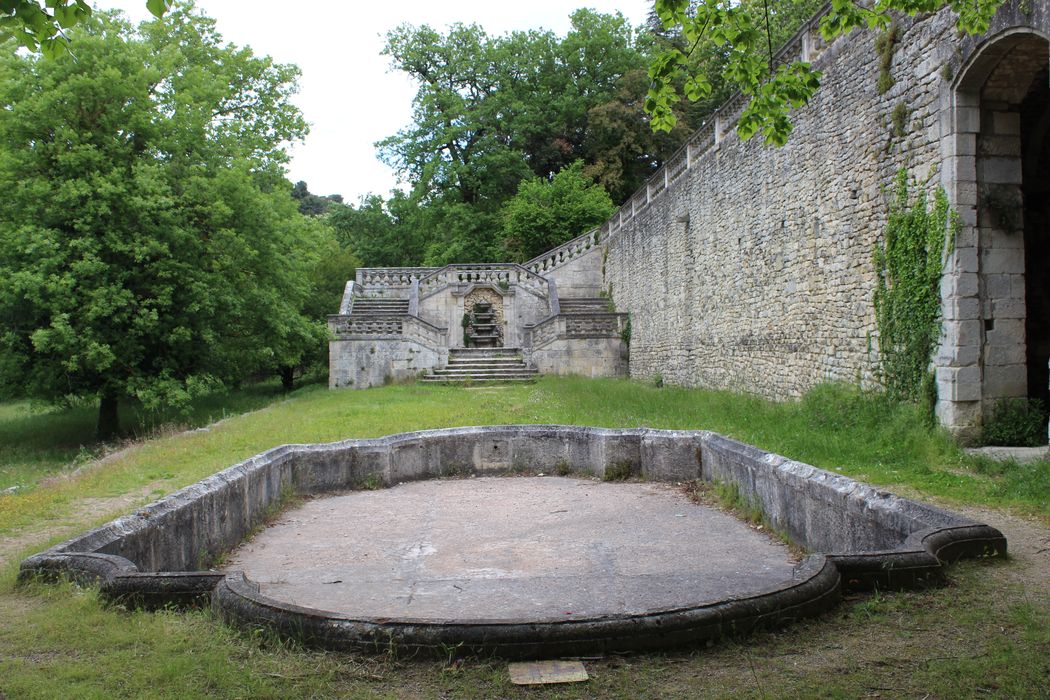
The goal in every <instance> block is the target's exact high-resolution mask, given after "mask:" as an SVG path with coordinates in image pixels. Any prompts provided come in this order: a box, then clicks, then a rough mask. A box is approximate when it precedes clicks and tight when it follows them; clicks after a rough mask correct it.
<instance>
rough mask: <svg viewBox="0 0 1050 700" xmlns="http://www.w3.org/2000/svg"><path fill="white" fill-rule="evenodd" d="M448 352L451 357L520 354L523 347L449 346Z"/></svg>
mask: <svg viewBox="0 0 1050 700" xmlns="http://www.w3.org/2000/svg"><path fill="white" fill-rule="evenodd" d="M448 354H449V357H453V356H455V357H492V356H493V355H501V356H504V357H506V356H508V355H514V356H520V355H521V348H449V351H448Z"/></svg>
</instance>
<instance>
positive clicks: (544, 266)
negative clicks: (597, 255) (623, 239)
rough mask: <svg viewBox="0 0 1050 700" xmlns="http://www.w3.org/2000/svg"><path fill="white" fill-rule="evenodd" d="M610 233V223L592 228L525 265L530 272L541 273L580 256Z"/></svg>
mask: <svg viewBox="0 0 1050 700" xmlns="http://www.w3.org/2000/svg"><path fill="white" fill-rule="evenodd" d="M608 233H609V228H608V225H605V226H601V227H597V228H592V229H591V230H590V231H588V232H587V233H584V234H583V235H581V236H577V237H576V238H573V239H572V240H571V241H567V242H565V243H563V244H561V245H560V246H558V247H557V248H555V249H553V250H548V251H547V252H546V253H544V254H543V255H540V256H538V257H535V258H533V259H532V260H529V261H528V262H527V263H525V264H524V265H523V267H525V268H527V269H528V270H529V271H530V272H532V273H534V274H537V275H540V274H543V273H544V272H548V271H550V270H553V269H554V268H556V267H560V266H562V265H564V264H565V263H568V262H571V261H573V260H575V259H576V258H578V257H580V256H581V255H583V254H584V253H586V252H587V251H588V250H590V249H592V248H593V247H594V246H596V245H598V244H599V243H601V242H602V241H603V240H604V239H605V237H606V236H607V235H608Z"/></svg>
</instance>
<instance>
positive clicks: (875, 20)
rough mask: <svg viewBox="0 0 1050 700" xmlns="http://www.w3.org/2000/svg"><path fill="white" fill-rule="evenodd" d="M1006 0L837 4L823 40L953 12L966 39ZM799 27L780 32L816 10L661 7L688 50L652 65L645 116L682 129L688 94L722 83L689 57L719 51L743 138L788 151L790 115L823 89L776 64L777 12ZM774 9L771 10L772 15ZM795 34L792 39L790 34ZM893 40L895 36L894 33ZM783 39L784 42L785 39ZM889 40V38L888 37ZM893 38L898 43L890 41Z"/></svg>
mask: <svg viewBox="0 0 1050 700" xmlns="http://www.w3.org/2000/svg"><path fill="white" fill-rule="evenodd" d="M1003 1H1004V0H876V2H874V3H861V2H859V1H858V0H832V2H831V4H830V7H829V10H828V13H827V14H826V15H825V16H824V17H823V18H822V19H821V22H820V31H821V34H822V36H823V37H824V38H825V39H826V40H831V39H833V38H835V37H837V36H840V35H842V34H847V33H849V32H851V31H853V30H854V29H857V28H868V29H876V28H879V29H887V28H890V27H891V25H892V14H891V13H894V12H901V13H905V14H908V15H916V14H918V13H930V12H936V11H937V10H940V9H941V8H944V7H949V8H951V9H952V10H953V11H954V12H955V13H956V15H957V24H958V26H959V28H960V29H961V30H963V31H964V32H966V33H968V34H981V33H983V32H985V31H987V30H988V27H989V26H990V24H991V20H992V17H993V16H994V15H995V13H996V11H997V10H998V9H999V7H1000V6H1001V5H1002V4H1003ZM781 5H783V6H784V8H787V10H788V12H787V13H786V14H787V15H788V17H789V18H791V19H793V20H795V22H794V23H793V22H790V21H788V22H784V23H782V25H781V26H784V27H789V26H794V27H798V26H800V25H801V22H802V21H804V20H805V19H807V17H803V18H802V20H798V15H797V14H791V12H790V10H791V9H792V8H806V9H808V10H809V13H810V14H812V13H813V12H815V11H816V9H818V7H819V5H815V4H807V3H770V2H766V1H763V2H757V1H752V2H749V1H748V0H743V1H737V0H656V5H655V7H656V13H657V15H658V17H659V18H660V21H661V22H662V24H663V26H664V27H665V28H666V29H668V30H673V31H676V32H680V34H681V36H682V38H683V39H684V45H677V46H671V47H669V48H667V49H666V50H664V51H662V52H661V53H659V54H657V55H656V56H655V57H654V58H653V59H652V60H651V62H650V64H649V77H650V79H651V80H652V85H651V87H650V88H649V95H648V97H647V99H646V106H645V108H646V111H647V112H649V113H650V114H651V115H652V127H653V129H657V130H669V129H671V128H673V127H674V126H675V124H676V123H677V116H676V114H675V113H674V111H673V107H674V105H675V103H676V102H678V101H679V100H680V99H681V95H683V94H684V95H685V96H686V97H687V98H688V99H690V100H698V99H704V98H705V97H707V96H708V95H709V94H710V93H711V91H712V89H713V86H714V85H716V84H717V80H716V79H714V78H713V77H712V73H711V72H710V71H703V70H696V69H695V67H694V66H692V65H690V61H689V58H690V56H691V54H692V52H693V51H694V50H696V48H697V47H700V46H703V45H706V44H710V45H713V46H715V47H717V48H718V50H719V51H720V52H721V54H722V56H724V60H723V61H722V62H721V63H720V64H717V65H718V72H717V76H718V79H720V80H721V81H724V84H726V85H728V86H731V88H735V89H736V90H739V91H740V92H741V93H743V94H744V95H745V96H746V97H747V98H749V102H748V104H747V106H746V107H745V108H744V111H743V113H742V115H741V117H740V121H739V123H738V124H737V132H738V133H739V134H740V137H741V138H742V139H748V138H750V137H751V136H753V135H755V134H757V133H761V134H762V135H763V137H764V138H765V140H766V142H767V143H772V144H775V145H783V144H784V143H786V142H787V139H788V137H789V136H790V134H791V129H792V123H791V119H790V116H789V113H790V110H791V109H792V108H796V107H799V106H801V105H804V104H806V103H807V102H808V101H809V100H810V98H811V97H812V96H813V95H814V94H815V93H816V91H817V90H818V89H819V87H820V72H819V71H816V70H814V69H813V67H812V66H811V65H809V64H808V63H806V62H804V61H802V60H800V59H796V60H790V61H789V62H788V63H786V64H784V65H782V66H779V67H777V66H775V65H774V51H773V49H774V47H775V46H779V45H780V44H779V42H778V41H776V39H778V38H779V37H780V36H783V34H779V35H778V33H777V31H776V29H775V27H776V26H777V24H778V23H777V22H776V18H777V13H778V12H779V7H780V6H781ZM771 6H772V8H774V9H772V10H771ZM788 34H789V35H790V32H788ZM894 35H895V33H894ZM784 38H786V37H784ZM886 38H887V39H889V37H888V36H887V37H886ZM893 38H895V36H894V37H893ZM891 62H892V41H886V42H885V53H881V52H880V65H881V69H882V71H883V72H884V73H885V75H886V76H888V67H889V64H890V63H891ZM889 81H892V77H889V78H887V77H883V75H880V78H879V89H880V91H884V90H885V89H889V86H890V84H891V83H890V82H889Z"/></svg>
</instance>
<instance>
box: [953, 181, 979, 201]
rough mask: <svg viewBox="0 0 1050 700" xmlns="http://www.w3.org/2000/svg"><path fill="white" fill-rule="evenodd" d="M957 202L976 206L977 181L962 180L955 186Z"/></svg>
mask: <svg viewBox="0 0 1050 700" xmlns="http://www.w3.org/2000/svg"><path fill="white" fill-rule="evenodd" d="M955 204H956V206H969V207H972V206H976V205H977V183H976V182H972V181H971V182H960V183H959V184H958V185H957V186H956V188H955Z"/></svg>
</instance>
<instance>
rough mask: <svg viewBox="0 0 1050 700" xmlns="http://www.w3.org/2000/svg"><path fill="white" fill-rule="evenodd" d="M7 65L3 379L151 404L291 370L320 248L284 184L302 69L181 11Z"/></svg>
mask: <svg viewBox="0 0 1050 700" xmlns="http://www.w3.org/2000/svg"><path fill="white" fill-rule="evenodd" d="M73 38H74V39H75V41H76V42H77V57H76V60H73V59H72V57H70V56H68V55H67V56H58V57H56V58H55V59H53V60H41V59H39V58H37V57H35V56H28V57H24V56H23V57H20V56H16V55H8V56H5V57H3V58H2V59H0V186H2V187H3V189H4V192H5V196H4V198H3V199H2V200H0V327H2V329H3V330H2V332H0V333H2V335H0V354H2V355H3V357H4V360H3V362H2V363H0V383H2V384H3V385H4V386H5V387H6V388H7V390H8V391H9V392H18V393H22V394H28V395H34V396H39V397H43V398H48V399H57V398H61V397H66V396H97V397H98V398H99V401H100V411H99V435H100V437H102V438H108V437H111V436H112V435H113V434H114V433H115V432H116V430H117V429H118V423H117V418H118V417H117V406H118V401H119V400H120V399H121V398H122V397H126V396H131V397H135V398H138V399H140V400H141V401H142V402H143V403H144V404H145V405H146V406H147V407H152V406H158V405H161V404H167V405H178V404H180V403H182V402H185V401H186V400H188V399H189V398H190V397H191V396H192V395H193V394H194V393H196V392H200V391H203V390H206V389H209V388H213V387H215V386H216V385H217V384H218V383H220V382H224V381H229V380H233V381H236V380H239V379H241V378H243V377H245V376H248V375H250V374H252V373H258V372H264V371H274V370H275V369H276V368H277V367H278V366H281V365H286V364H289V363H291V362H294V361H295V360H296V358H297V357H299V356H301V354H302V353H303V352H304V348H303V344H304V343H306V344H308V343H310V342H314V341H315V340H316V339H318V338H319V337H320V335H319V333H320V331H319V330H318V329H317V324H314V323H312V322H311V321H310V320H309V319H307V318H306V317H305V316H304V315H303V314H302V313H301V309H302V307H303V302H304V299H305V297H306V296H307V295H308V294H309V291H310V289H309V283H308V281H307V280H306V272H307V270H308V269H309V267H310V265H311V264H312V263H313V261H314V260H315V259H316V254H313V253H311V252H310V251H311V250H312V249H314V248H315V247H316V246H317V245H319V243H320V239H319V237H318V235H317V232H316V231H315V230H312V229H311V228H310V227H309V226H308V225H306V224H305V223H304V222H306V219H305V218H304V217H301V216H300V215H299V214H298V213H297V211H296V205H295V201H294V200H293V199H292V198H291V197H290V196H289V188H288V184H287V182H286V181H285V180H284V178H283V171H282V168H281V165H282V163H284V162H285V160H286V156H285V154H284V151H283V150H282V147H281V144H282V142H284V141H288V140H295V139H299V138H301V137H302V136H303V135H304V134H305V131H306V125H305V122H304V121H303V119H302V116H301V115H300V114H299V112H298V111H297V110H296V109H295V108H294V107H293V106H292V105H291V104H290V103H289V102H288V99H287V98H288V96H289V95H290V94H291V93H292V92H294V89H295V82H294V81H295V78H296V76H297V74H298V73H297V70H296V69H295V68H294V67H290V66H282V65H278V64H275V63H273V62H272V61H271V60H270V59H269V58H260V57H256V56H254V55H253V54H252V52H251V51H250V50H249V49H246V48H235V47H232V46H226V45H223V44H222V42H221V37H220V36H219V35H218V34H217V33H216V31H215V27H214V22H212V21H211V20H209V19H207V18H204V17H201V16H200V15H198V14H196V13H195V12H194V11H192V9H189V8H187V7H179V8H176V9H175V11H174V12H173V13H171V15H170V17H169V18H168V19H167V20H165V21H164V22H163V23H162V22H152V23H148V24H146V25H144V26H143V27H142V28H141V29H140V30H139V31H135V30H133V29H132V28H131V27H130V26H129V25H128V24H127V23H125V22H123V21H121V20H119V19H117V18H114V17H110V16H106V15H96V16H94V17H92V18H91V19H89V20H87V21H85V22H83V23H82V24H81V25H80V26H79V27H78V28H77V29H76V30H75V33H74V36H73Z"/></svg>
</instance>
